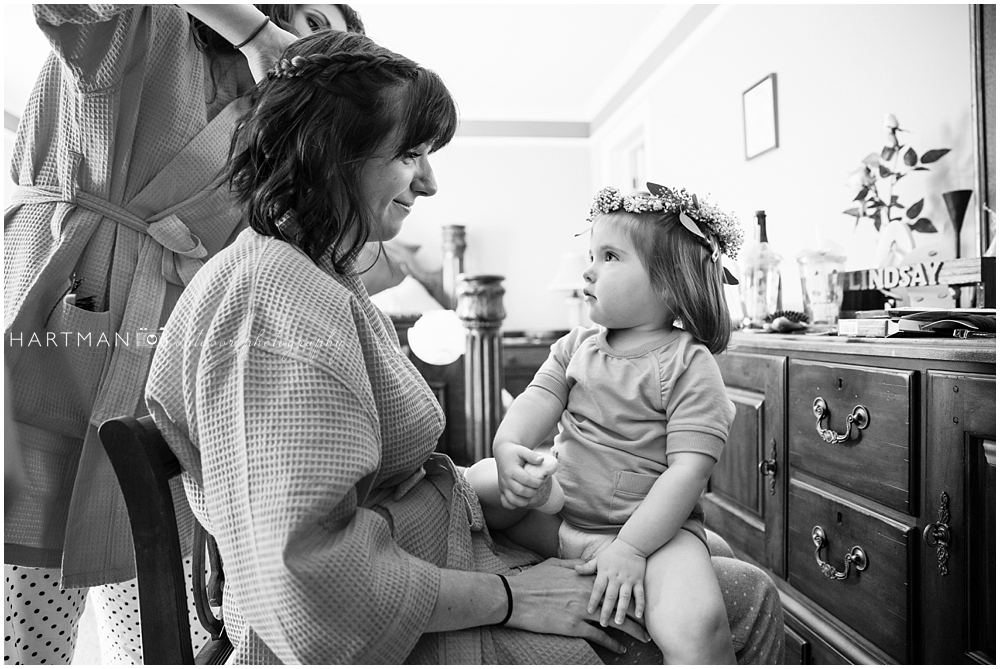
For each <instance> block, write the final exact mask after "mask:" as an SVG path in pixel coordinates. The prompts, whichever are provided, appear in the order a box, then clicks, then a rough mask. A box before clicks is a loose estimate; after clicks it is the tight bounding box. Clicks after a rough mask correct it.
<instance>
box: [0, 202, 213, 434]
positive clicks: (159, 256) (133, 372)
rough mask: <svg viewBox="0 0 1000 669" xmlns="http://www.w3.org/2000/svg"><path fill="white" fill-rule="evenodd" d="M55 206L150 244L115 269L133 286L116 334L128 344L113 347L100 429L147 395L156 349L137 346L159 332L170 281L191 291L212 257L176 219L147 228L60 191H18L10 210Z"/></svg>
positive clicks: (99, 408) (97, 412)
mask: <svg viewBox="0 0 1000 669" xmlns="http://www.w3.org/2000/svg"><path fill="white" fill-rule="evenodd" d="M51 202H65V203H67V204H71V205H76V206H80V207H83V208H84V209H87V210H89V211H93V212H95V213H98V214H100V215H101V216H104V217H106V218H109V219H111V220H113V221H114V222H116V223H118V224H120V225H124V226H125V227H127V228H129V229H131V230H135V231H136V232H139V233H142V234H143V235H146V236H147V238H148V239H145V240H144V241H143V242H142V243H140V244H139V257H138V261H137V263H136V266H135V268H134V269H133V268H120V267H113V268H112V272H115V270H118V271H123V270H124V271H127V272H130V273H131V274H132V281H131V288H130V289H129V295H128V298H127V302H126V304H125V305H124V307H125V311H124V314H123V316H122V322H121V326H120V327H119V328H118V332H119V333H121V334H122V335H123V336H125V337H127V339H125V341H126V342H127V343H119V342H118V341H115V345H114V346H113V348H112V351H111V360H110V362H109V363H108V367H107V371H106V372H105V374H104V376H103V378H102V379H101V383H100V387H99V389H98V393H97V399H96V401H95V403H94V407H93V409H92V411H91V415H90V423H91V424H92V425H94V426H100V424H101V423H103V422H104V421H105V420H107V419H109V418H115V417H117V416H121V415H124V414H128V415H132V414H133V413H134V412H135V410H136V403H137V399H136V398H142V397H143V394H144V390H145V385H146V375H147V373H148V369H149V362H150V361H151V360H152V354H153V351H154V348H153V347H150V346H145V345H143V346H139V345H138V341H139V337H138V336H137V335H136V333H138V332H139V331H140V330H151V331H153V332H155V331H156V328H157V327H158V326H159V324H160V317H161V314H162V311H163V303H164V298H165V296H166V287H167V285H166V284H167V281H169V282H170V283H173V284H175V285H178V286H184V285H187V284H188V282H190V281H191V279H192V278H193V277H194V275H195V273H196V272H197V271H198V270H199V269H200V268H201V266H202V265H203V262H204V261H203V260H202V258H204V257H205V256H206V255H208V252H207V251H206V250H205V247H204V246H203V245H202V243H201V240H200V239H198V237H197V236H196V235H194V234H193V233H192V232H191V231H190V230H189V229H188V227H187V226H186V225H185V224H184V222H183V221H181V219H180V218H178V217H177V216H176V215H175V214H169V215H167V216H164V217H162V218H160V219H158V220H154V221H151V222H147V221H145V220H143V219H142V218H140V217H139V216H136V215H135V214H134V213H132V212H130V211H129V210H128V209H125V208H124V207H121V206H119V205H116V204H112V203H111V202H108V201H107V200H105V199H104V198H100V197H97V196H94V195H90V194H88V193H83V192H80V191H77V192H75V193H66V192H64V191H63V190H62V189H61V188H59V187H45V186H18V187H17V188H16V189H15V191H14V195H13V198H12V202H11V205H12V206H15V205H17V206H20V205H25V204H44V203H51ZM52 233H53V236H54V237H55V238H56V239H59V237H60V236H61V234H62V231H61V230H53V231H52ZM157 269H158V270H159V271H157ZM122 279H124V277H119V276H116V275H115V274H114V273H113V274H112V281H116V280H122ZM112 325H114V323H112ZM109 335H110V333H109ZM133 338H134V339H133ZM112 339H114V338H113V337H112ZM143 343H144V344H145V343H146V342H145V341H144V342H143Z"/></svg>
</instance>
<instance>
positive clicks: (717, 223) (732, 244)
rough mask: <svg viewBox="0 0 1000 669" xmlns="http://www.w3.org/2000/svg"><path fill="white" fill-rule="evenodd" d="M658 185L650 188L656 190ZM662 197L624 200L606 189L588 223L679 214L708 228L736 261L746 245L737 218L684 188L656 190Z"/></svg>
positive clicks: (645, 195) (639, 195) (639, 196)
mask: <svg viewBox="0 0 1000 669" xmlns="http://www.w3.org/2000/svg"><path fill="white" fill-rule="evenodd" d="M654 185H655V184H650V187H651V188H653V186H654ZM656 189H657V190H658V193H657V194H656V195H652V194H650V193H635V194H633V195H625V196H623V195H622V194H621V192H620V191H619V190H618V189H617V188H614V187H612V186H608V187H605V188H602V189H601V190H600V191H598V192H597V195H596V196H594V201H593V203H592V204H591V205H590V216H589V217H588V218H587V220H588V221H590V222H593V221H594V218H596V217H597V215H598V214H610V213H611V212H613V211H618V210H619V209H624V210H625V211H627V212H629V213H631V214H641V213H644V212H661V211H662V212H679V211H683V212H684V213H685V214H687V215H688V216H690V217H691V218H692V219H694V220H695V221H696V222H697V223H699V224H701V225H702V226H704V228H706V229H707V230H708V232H709V234H711V235H712V236H714V237H715V239H716V240H717V241H718V243H719V250H720V251H721V252H722V253H724V254H726V255H727V256H729V257H730V258H732V259H733V260H735V259H736V256H737V254H738V253H739V250H740V246H742V244H743V226H742V225H741V224H740V220H739V218H737V217H736V216H735V215H734V214H731V213H728V212H725V211H723V210H721V209H719V207H718V206H717V205H715V204H714V203H712V202H710V201H709V200H708V199H702V198H699V197H698V196H696V195H695V194H694V193H688V192H687V191H686V190H685V189H683V188H678V189H674V188H667V187H663V186H656Z"/></svg>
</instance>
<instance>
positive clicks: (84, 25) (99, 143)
mask: <svg viewBox="0 0 1000 669" xmlns="http://www.w3.org/2000/svg"><path fill="white" fill-rule="evenodd" d="M34 11H35V17H36V20H37V22H38V25H39V27H40V28H41V29H42V31H43V32H44V34H45V35H46V37H47V38H48V40H49V42H50V43H51V46H52V53H51V54H50V55H49V57H48V59H47V60H46V62H45V64H44V66H43V68H42V71H41V73H40V75H39V77H38V80H37V82H36V84H35V88H34V90H33V92H32V94H31V98H30V100H29V102H28V105H27V108H26V109H25V111H24V116H23V118H22V119H21V122H20V125H19V127H18V134H17V144H16V147H15V150H14V158H13V161H12V165H11V172H12V178H13V180H14V182H15V183H16V184H18V187H17V188H16V189H15V191H14V193H13V197H12V202H11V205H10V206H9V207H8V209H7V210H6V212H5V215H4V243H5V246H4V279H5V284H4V340H5V341H4V344H5V350H4V354H5V363H6V364H7V365H8V367H9V369H10V372H11V383H12V390H13V392H12V393H11V395H12V404H13V409H14V413H15V415H16V418H17V421H18V424H17V429H18V437H19V446H20V451H21V456H22V458H23V463H24V473H25V477H26V482H25V486H24V488H23V495H21V496H20V497H19V498H18V500H17V501H16V502H15V503H14V504H12V505H11V506H9V507H8V508H7V509H5V511H6V514H5V520H6V522H5V527H4V561H5V562H6V563H9V564H17V565H24V566H33V567H45V568H58V567H60V566H62V570H63V580H62V585H63V587H73V588H76V587H86V586H91V585H99V584H103V583H110V582H117V581H124V580H127V579H129V578H132V577H134V575H135V572H134V566H133V557H132V547H131V534H130V532H129V527H128V522H127V516H126V512H125V507H124V502H123V501H122V498H121V493H120V492H119V490H118V484H117V480H116V479H115V477H114V474H113V472H112V469H111V466H110V463H109V462H108V460H107V457H106V456H105V454H104V449H103V448H102V447H101V444H100V441H99V438H98V436H97V429H96V428H97V426H98V425H100V423H101V422H102V421H103V420H105V419H107V418H110V417H113V416H118V415H122V414H132V413H135V412H143V413H144V404H143V402H142V397H143V395H142V393H143V388H144V385H145V378H146V372H147V370H148V367H149V361H150V359H151V357H152V352H153V348H152V347H149V346H144V345H143V344H146V343H150V342H148V341H147V340H146V339H145V338H144V337H140V335H139V334H138V333H140V332H141V331H143V330H145V331H146V332H148V333H154V334H155V332H156V329H157V328H158V327H159V326H160V325H162V323H163V322H164V321H165V320H166V315H167V314H168V313H169V310H170V308H171V305H172V304H173V303H174V302H175V301H176V299H177V296H178V295H179V294H180V291H181V289H182V288H183V285H184V284H185V283H186V282H187V281H188V280H190V278H191V277H192V276H193V275H194V273H195V272H196V271H197V269H198V268H199V267H200V266H201V264H202V262H203V260H204V259H205V258H207V257H209V256H211V255H212V254H214V253H216V252H217V251H219V250H220V249H221V248H222V247H223V246H224V245H225V244H226V243H227V242H228V241H229V240H231V239H232V238H234V237H235V234H236V232H237V227H238V224H239V216H238V213H237V211H236V208H235V206H234V205H233V203H232V199H231V197H230V195H229V193H228V189H227V187H226V186H225V185H224V184H223V185H221V186H220V187H214V183H215V181H214V180H215V178H216V177H217V176H218V175H219V174H220V173H221V170H222V169H223V168H224V166H225V163H226V156H227V151H228V147H229V141H230V137H231V133H232V128H233V127H234V124H235V120H236V119H237V118H238V116H239V115H240V114H241V113H242V111H243V110H244V109H245V108H246V105H245V104H244V103H243V101H242V99H240V98H239V94H240V93H242V91H241V90H238V83H237V82H238V81H239V82H240V85H243V84H244V83H245V84H249V85H252V84H253V80H252V78H250V77H249V71H248V70H247V68H246V65H245V64H241V63H240V62H239V60H240V59H242V56H240V55H239V54H236V55H234V56H231V57H224V58H222V59H221V60H220V61H219V62H218V63H217V67H216V69H215V72H214V77H213V76H211V75H210V74H209V73H208V72H207V65H206V60H205V57H204V56H203V54H201V53H200V52H199V51H197V50H196V48H195V46H194V43H193V41H192V38H191V35H190V32H189V28H188V17H187V14H186V12H184V11H183V10H181V9H180V8H178V7H176V6H174V5H129V6H124V5H119V6H116V5H35V6H34ZM240 68H242V74H241V75H239V76H238V72H239V71H240ZM213 80H214V85H213V84H212V83H209V82H210V81H213ZM206 100H207V102H206Z"/></svg>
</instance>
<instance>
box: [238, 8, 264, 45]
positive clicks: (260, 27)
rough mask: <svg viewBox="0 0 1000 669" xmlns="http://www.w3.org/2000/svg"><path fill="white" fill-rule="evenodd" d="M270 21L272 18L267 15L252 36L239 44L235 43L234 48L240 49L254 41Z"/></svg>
mask: <svg viewBox="0 0 1000 669" xmlns="http://www.w3.org/2000/svg"><path fill="white" fill-rule="evenodd" d="M270 22H271V19H270V18H269V17H267V16H265V17H264V20H263V21H261V22H260V25H259V26H257V27H256V28H255V29H254V31H253V32H252V33H250V37H247V38H246V39H245V40H243V41H242V42H240V43H239V44H235V45H233V48H234V49H237V50H239V49H242V48H243V47H245V46H246V45H247V44H249V43H250V42H252V41H253V38H254V37H256V36H257V35H259V34H260V31H261V30H263V29H264V26H266V25H267V24H268V23H270Z"/></svg>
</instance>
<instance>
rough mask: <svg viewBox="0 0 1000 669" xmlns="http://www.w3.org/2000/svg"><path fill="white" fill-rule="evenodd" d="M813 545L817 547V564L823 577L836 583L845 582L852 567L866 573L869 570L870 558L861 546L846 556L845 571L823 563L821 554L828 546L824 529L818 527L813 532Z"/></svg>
mask: <svg viewBox="0 0 1000 669" xmlns="http://www.w3.org/2000/svg"><path fill="white" fill-rule="evenodd" d="M812 539H813V544H815V546H816V564H818V565H819V570H820V571H821V572H823V576H826V577H827V578H829V579H832V580H835V581H843V580H844V579H845V578H847V576H848V575H849V574H850V573H851V565H852V564H853V565H854V568H855V569H857V570H858V571H864V570H865V569H867V568H868V556H867V555H866V554H865V551H864V549H863V548H861V546H855V547H853V548H852V549H851V552H850V553H848V554H847V555H845V556H844V571H837V568H836V567H834V566H833V565H832V564H828V563H826V562H823V559H822V558H821V557H820V556H819V552H820V551H821V550H823V546H825V545H826V532H825V531H823V528H822V527H820V526H819V525H817V526H816V527H814V528H813V530H812Z"/></svg>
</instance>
